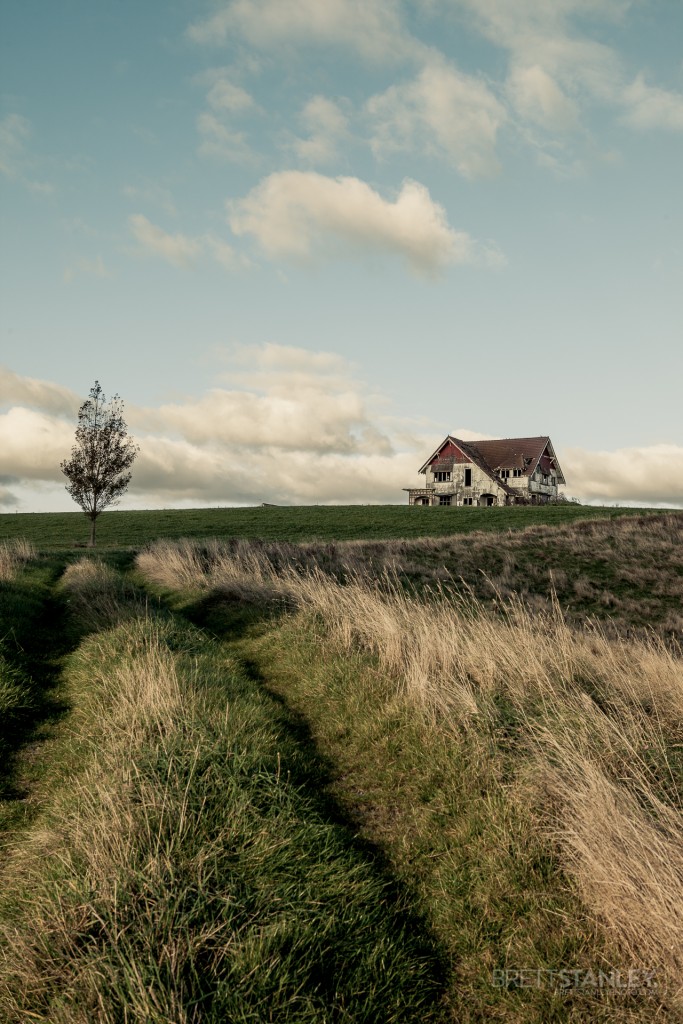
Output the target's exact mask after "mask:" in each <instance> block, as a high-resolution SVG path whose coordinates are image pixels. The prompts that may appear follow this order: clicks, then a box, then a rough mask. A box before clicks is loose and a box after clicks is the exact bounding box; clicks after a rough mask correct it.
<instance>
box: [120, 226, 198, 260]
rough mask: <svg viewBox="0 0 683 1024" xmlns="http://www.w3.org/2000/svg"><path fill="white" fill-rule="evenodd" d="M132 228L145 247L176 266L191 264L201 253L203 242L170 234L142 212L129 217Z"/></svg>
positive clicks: (185, 236)
mask: <svg viewBox="0 0 683 1024" xmlns="http://www.w3.org/2000/svg"><path fill="white" fill-rule="evenodd" d="M128 224H129V227H130V230H131V231H132V233H133V235H134V236H135V238H136V240H137V241H138V242H139V243H140V245H141V246H142V248H143V249H145V250H147V251H148V252H151V253H154V254H155V255H156V256H160V257H161V258H162V259H163V260H166V262H167V263H170V264H171V265H172V266H174V267H189V266H191V265H192V264H193V263H194V262H195V261H196V259H197V257H198V256H199V254H200V253H201V249H202V246H201V243H200V241H199V239H197V238H188V236H187V235H181V234H176V235H169V234H167V233H166V232H165V231H164V230H162V228H160V227H157V226H156V224H152V223H151V221H149V220H147V218H146V217H145V216H143V214H141V213H134V214H132V215H131V216H130V217H129V218H128Z"/></svg>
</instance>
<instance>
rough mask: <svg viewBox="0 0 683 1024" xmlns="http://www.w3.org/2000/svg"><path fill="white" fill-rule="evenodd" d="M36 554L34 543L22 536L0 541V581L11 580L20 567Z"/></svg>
mask: <svg viewBox="0 0 683 1024" xmlns="http://www.w3.org/2000/svg"><path fill="white" fill-rule="evenodd" d="M36 556H37V551H36V547H35V545H34V544H33V543H32V542H31V541H29V540H25V539H24V538H22V537H17V538H16V539H15V540H4V541H2V542H0V582H9V581H10V580H13V579H14V578H15V576H16V574H17V573H18V571H19V570H20V569H21V567H22V566H23V565H25V564H26V562H30V561H31V560H32V559H34V558H36Z"/></svg>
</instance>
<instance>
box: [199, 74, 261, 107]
mask: <svg viewBox="0 0 683 1024" xmlns="http://www.w3.org/2000/svg"><path fill="white" fill-rule="evenodd" d="M206 98H207V101H208V103H209V106H210V107H211V108H212V109H213V110H219V111H223V110H227V111H229V112H230V113H231V114H234V113H242V112H243V111H245V110H249V109H250V108H252V107H253V106H254V99H253V97H252V96H250V95H249V93H248V92H247V91H246V90H245V89H242V87H241V86H239V85H234V84H233V83H232V82H231V81H230V80H229V79H227V78H218V79H216V81H214V83H213V85H212V86H211V88H210V89H209V91H208V93H207V95H206Z"/></svg>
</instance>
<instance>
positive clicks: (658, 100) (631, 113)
mask: <svg viewBox="0 0 683 1024" xmlns="http://www.w3.org/2000/svg"><path fill="white" fill-rule="evenodd" d="M624 103H625V105H626V108H627V109H626V111H625V113H624V115H623V117H622V120H623V121H624V122H625V123H626V124H628V125H630V126H631V127H632V128H638V129H641V130H647V129H652V128H663V129H664V130H666V131H679V132H680V131H683V94H681V93H678V92H670V91H668V90H667V89H658V88H656V87H655V86H652V85H648V84H647V83H646V82H645V80H644V78H643V76H642V75H638V77H637V78H636V79H635V81H634V82H632V83H631V85H629V86H628V87H627V88H626V89H625V90H624Z"/></svg>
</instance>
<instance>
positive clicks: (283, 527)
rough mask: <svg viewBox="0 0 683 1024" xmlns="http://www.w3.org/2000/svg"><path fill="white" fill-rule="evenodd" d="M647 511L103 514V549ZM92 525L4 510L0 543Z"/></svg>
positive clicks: (52, 544)
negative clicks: (160, 542)
mask: <svg viewBox="0 0 683 1024" xmlns="http://www.w3.org/2000/svg"><path fill="white" fill-rule="evenodd" d="M643 511H644V510H643V509H633V508H603V507H596V506H588V505H572V504H567V505H548V506H545V507H537V508H533V507H531V506H518V507H512V508H458V509H454V508H422V507H420V506H414V507H412V508H410V507H408V506H407V505H308V506H293V507H284V506H283V507H279V506H266V507H261V506H259V507H256V508H208V509H182V510H178V509H163V510H159V511H140V512H104V513H103V514H102V515H101V516H100V517H99V519H98V520H97V544H98V547H141V546H142V545H144V544H149V543H150V542H152V541H155V540H160V539H162V538H167V539H176V538H179V537H245V538H261V539H263V540H287V541H297V540H355V539H372V540H380V539H387V540H391V539H394V538H398V537H444V536H448V535H449V534H453V533H469V532H471V531H472V530H490V531H494V532H499V531H504V530H520V529H523V528H524V527H526V526H532V525H541V524H548V525H556V524H559V523H572V522H576V521H577V520H579V519H586V518H588V519H596V518H604V517H608V518H612V517H615V516H622V515H633V514H642V513H643ZM88 536H89V522H88V520H87V519H86V518H85V516H84V515H83V514H82V513H80V512H61V513H57V512H54V513H48V512H45V513H41V512H37V513H31V514H27V513H15V514H6V515H0V541H3V540H10V539H13V538H16V537H23V538H26V539H27V540H30V541H33V543H34V544H37V545H38V546H39V547H40V548H42V549H45V548H65V547H72V546H73V545H74V544H79V543H85V542H86V541H87V539H88Z"/></svg>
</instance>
